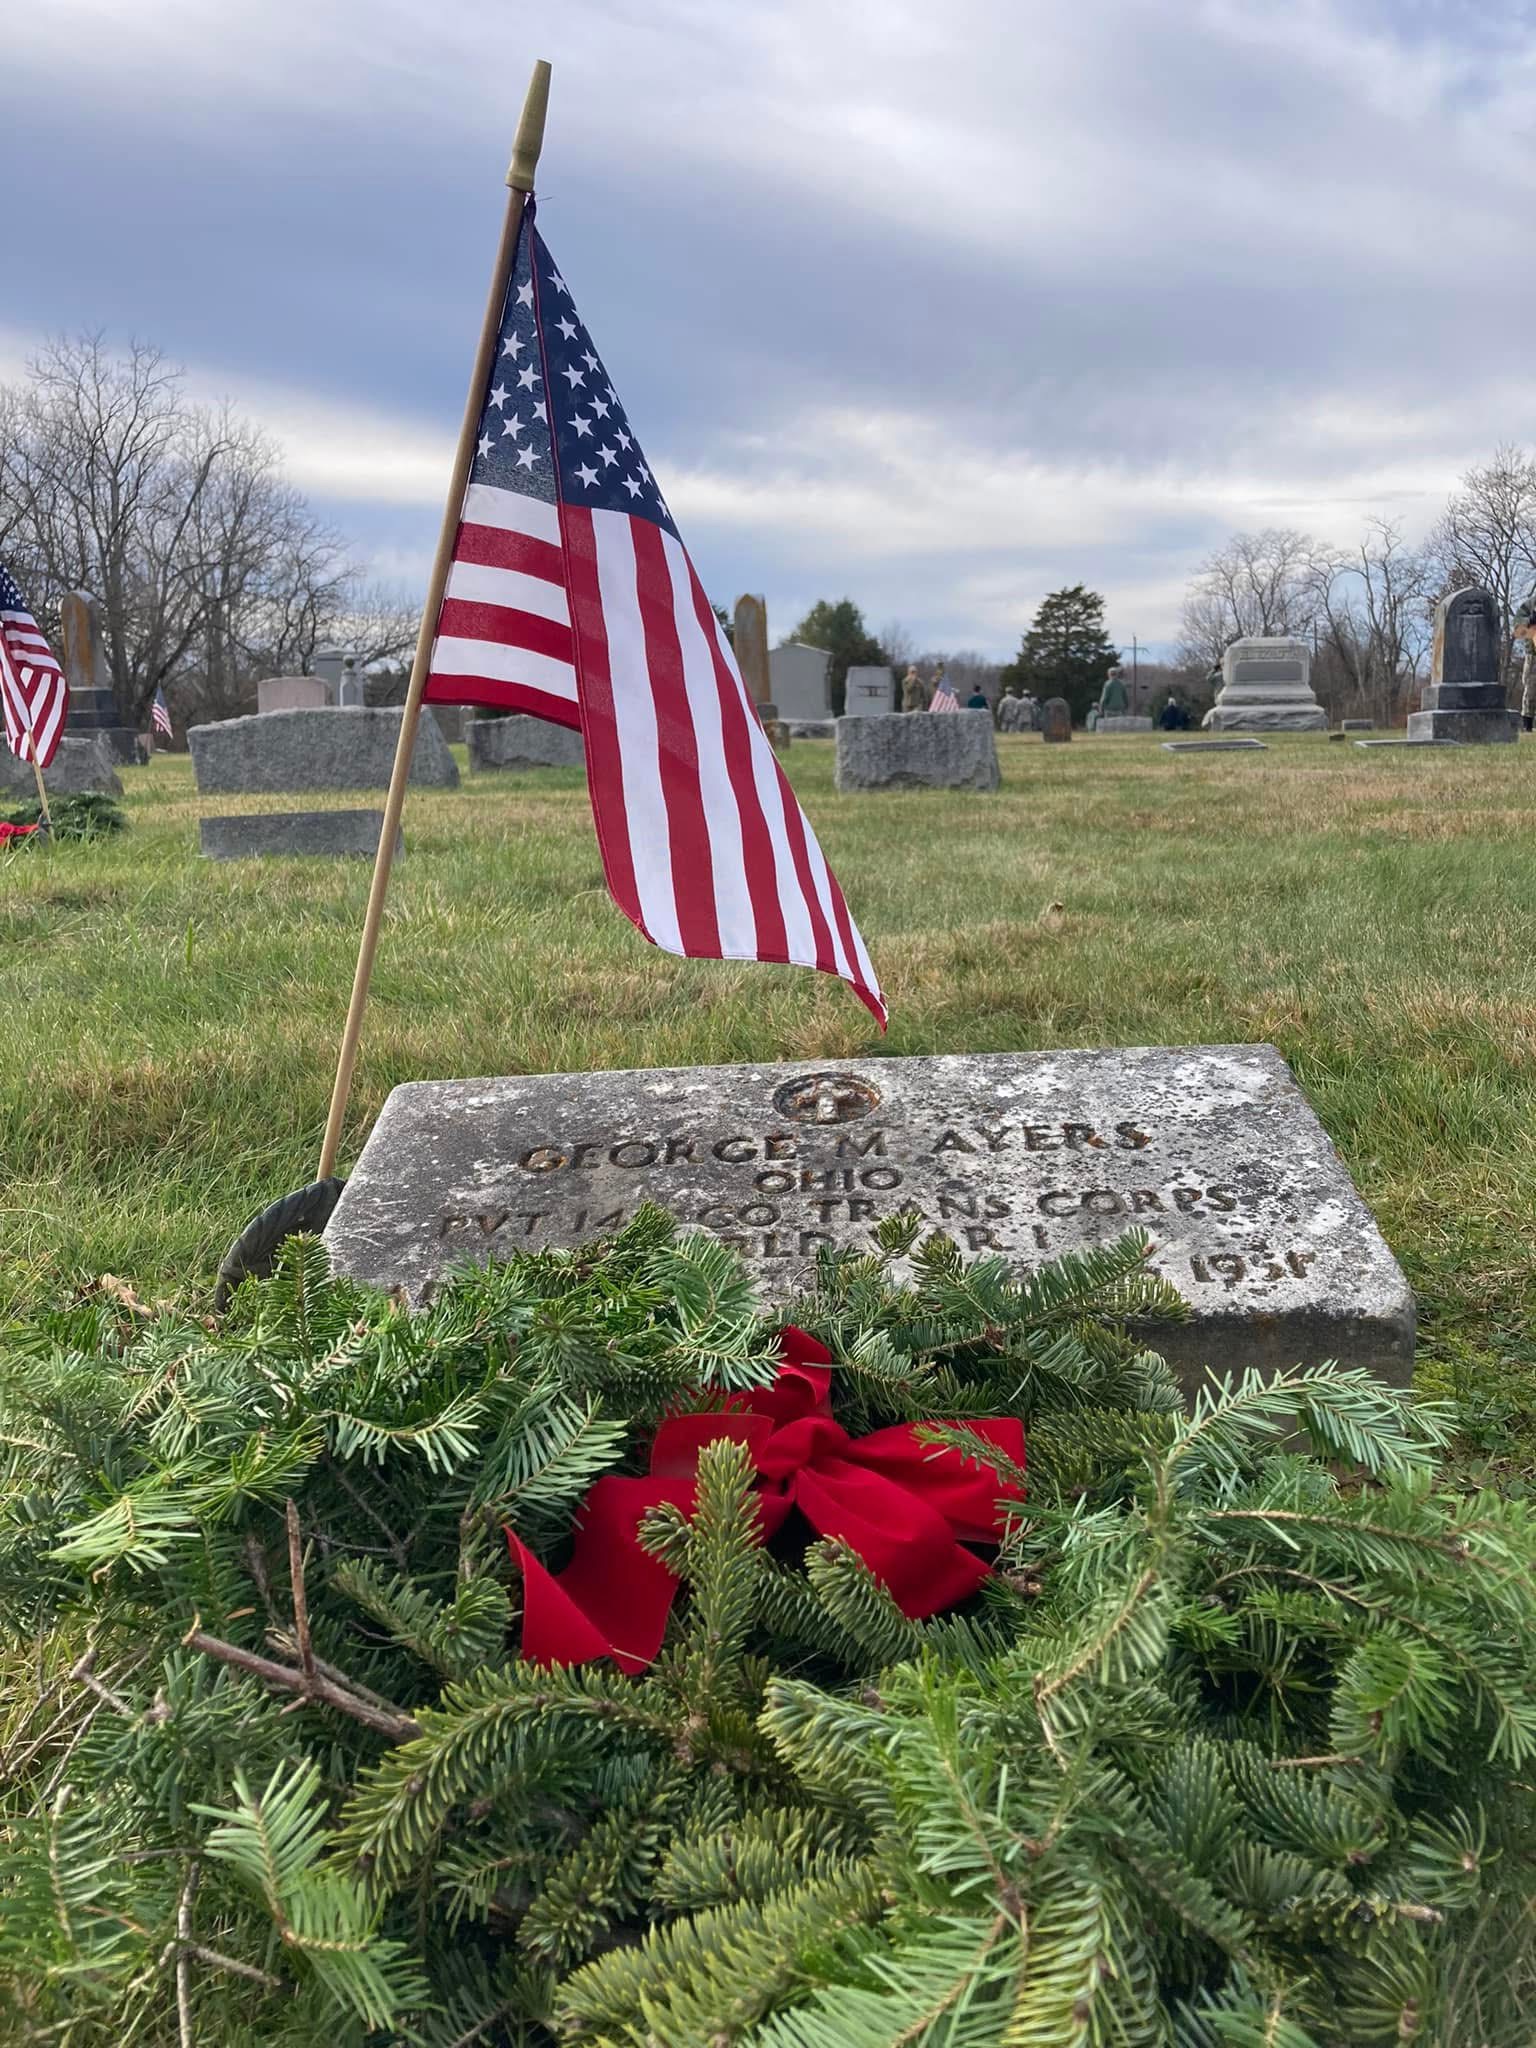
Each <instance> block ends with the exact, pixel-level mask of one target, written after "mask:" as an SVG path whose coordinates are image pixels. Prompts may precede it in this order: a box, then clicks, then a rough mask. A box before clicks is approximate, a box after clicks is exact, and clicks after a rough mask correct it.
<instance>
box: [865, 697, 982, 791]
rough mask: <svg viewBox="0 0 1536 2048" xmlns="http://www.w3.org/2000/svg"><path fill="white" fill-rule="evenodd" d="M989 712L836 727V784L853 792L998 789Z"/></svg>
mask: <svg viewBox="0 0 1536 2048" xmlns="http://www.w3.org/2000/svg"><path fill="white" fill-rule="evenodd" d="M999 780H1000V777H999V775H998V768H997V741H996V738H995V737H994V734H993V731H992V714H991V712H990V711H911V712H908V713H907V714H906V715H905V716H904V717H901V718H883V717H879V716H875V717H869V718H858V717H850V718H840V719H839V720H838V721H837V768H836V783H837V787H838V788H839V789H840V790H852V789H976V790H986V789H996V788H997V785H998V782H999Z"/></svg>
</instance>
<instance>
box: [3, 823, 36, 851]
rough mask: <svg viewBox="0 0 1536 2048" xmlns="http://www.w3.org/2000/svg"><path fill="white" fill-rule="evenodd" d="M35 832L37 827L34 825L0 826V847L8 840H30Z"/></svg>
mask: <svg viewBox="0 0 1536 2048" xmlns="http://www.w3.org/2000/svg"><path fill="white" fill-rule="evenodd" d="M36 830H37V827H36V826H35V825H5V824H0V846H3V845H4V844H5V842H6V841H7V840H8V839H30V838H31V836H32V834H33V833H34V832H35V831H36Z"/></svg>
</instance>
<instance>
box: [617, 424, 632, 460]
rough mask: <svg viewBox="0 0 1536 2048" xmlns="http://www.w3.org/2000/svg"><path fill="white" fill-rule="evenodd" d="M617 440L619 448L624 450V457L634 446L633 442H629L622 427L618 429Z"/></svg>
mask: <svg viewBox="0 0 1536 2048" xmlns="http://www.w3.org/2000/svg"><path fill="white" fill-rule="evenodd" d="M617 439H618V443H619V446H620V447H621V448H622V449H623V450H624V452H625V454H626V455H627V454H628V453H629V451H630V449H631V448H633V447H634V445H635V444H634V442H633V441H631V439H630V438H629V436H628V434H626V433H625V431H624V429H623V428H622V427H620V429H619V431H618V436H617Z"/></svg>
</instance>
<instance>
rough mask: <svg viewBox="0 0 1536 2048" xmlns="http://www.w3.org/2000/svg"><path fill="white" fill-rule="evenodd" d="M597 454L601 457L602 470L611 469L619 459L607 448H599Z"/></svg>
mask: <svg viewBox="0 0 1536 2048" xmlns="http://www.w3.org/2000/svg"><path fill="white" fill-rule="evenodd" d="M597 452H598V454H599V455H600V456H601V457H602V461H603V467H604V469H612V467H613V465H614V464H615V463H616V462H617V461H618V459H619V458H618V456H617V455H616V454H615V453H614V451H613V450H612V449H611V448H608V447H603V448H599V449H598V451H597Z"/></svg>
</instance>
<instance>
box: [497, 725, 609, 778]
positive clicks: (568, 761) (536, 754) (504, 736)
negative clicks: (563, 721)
mask: <svg viewBox="0 0 1536 2048" xmlns="http://www.w3.org/2000/svg"><path fill="white" fill-rule="evenodd" d="M586 759H587V755H586V748H585V747H584V746H583V744H582V738H581V734H580V733H579V732H572V731H571V729H570V727H569V726H565V725H551V724H550V722H549V720H548V719H547V718H524V717H521V716H519V717H514V718H476V719H472V720H471V721H470V726H469V765H470V768H471V770H472V771H477V772H478V771H480V770H484V769H502V768H581V767H584V766H585V765H586Z"/></svg>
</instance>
